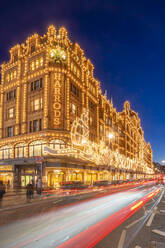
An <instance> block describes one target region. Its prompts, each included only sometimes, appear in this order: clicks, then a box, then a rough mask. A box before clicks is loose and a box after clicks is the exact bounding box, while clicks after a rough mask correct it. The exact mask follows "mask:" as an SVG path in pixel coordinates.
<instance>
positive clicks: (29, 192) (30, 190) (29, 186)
mask: <svg viewBox="0 0 165 248" xmlns="http://www.w3.org/2000/svg"><path fill="white" fill-rule="evenodd" d="M33 194H34V188H33V184H32V183H31V182H29V183H28V184H27V186H26V200H27V202H28V203H29V202H30V201H31V199H32V198H33Z"/></svg>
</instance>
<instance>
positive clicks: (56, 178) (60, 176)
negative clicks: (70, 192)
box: [47, 170, 65, 188]
mask: <svg viewBox="0 0 165 248" xmlns="http://www.w3.org/2000/svg"><path fill="white" fill-rule="evenodd" d="M63 181H65V172H63V171H60V170H54V171H49V172H48V174H47V183H48V187H51V188H59V187H60V183H61V182H63Z"/></svg>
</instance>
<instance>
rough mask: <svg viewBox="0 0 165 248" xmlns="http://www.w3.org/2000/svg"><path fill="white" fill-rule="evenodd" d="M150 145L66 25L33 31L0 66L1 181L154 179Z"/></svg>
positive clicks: (47, 184) (50, 182)
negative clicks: (109, 92) (105, 90)
mask: <svg viewBox="0 0 165 248" xmlns="http://www.w3.org/2000/svg"><path fill="white" fill-rule="evenodd" d="M152 174H153V165H152V149H151V146H150V144H149V143H146V141H145V139H144V133H143V130H142V128H141V123H140V118H139V116H138V113H136V112H135V111H133V110H132V109H131V108H130V103H129V102H128V101H126V102H125V103H124V106H123V111H122V112H117V111H116V109H115V107H114V106H113V102H112V101H109V100H108V99H107V96H106V95H105V94H103V93H102V90H101V87H100V82H99V81H98V80H97V79H96V78H94V66H93V65H92V63H91V61H90V60H89V59H87V58H86V57H85V55H84V52H83V50H82V49H81V48H80V46H79V45H78V44H77V43H72V42H71V41H70V40H69V38H68V34H67V31H66V29H65V28H63V27H62V28H60V29H59V30H56V28H55V27H54V26H49V28H48V32H47V33H46V34H45V35H43V36H39V35H38V34H34V35H32V36H31V37H28V38H27V40H26V41H25V42H24V43H22V44H18V45H16V46H14V47H12V48H11V49H10V60H9V61H8V62H5V63H3V64H2V65H1V85H0V180H3V182H4V183H7V182H8V181H10V184H11V185H12V186H13V187H16V186H22V187H25V186H26V185H27V183H28V182H29V181H30V180H33V181H34V182H36V180H37V177H38V176H42V180H43V183H44V186H45V187H51V188H56V187H59V185H60V182H62V181H71V180H78V181H83V182H84V183H87V184H92V183H93V182H94V181H96V180H111V181H112V180H127V179H135V178H148V177H151V175H152Z"/></svg>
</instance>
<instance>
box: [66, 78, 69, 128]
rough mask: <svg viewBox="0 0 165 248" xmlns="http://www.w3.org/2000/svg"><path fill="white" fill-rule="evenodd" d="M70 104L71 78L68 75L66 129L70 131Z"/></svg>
mask: <svg viewBox="0 0 165 248" xmlns="http://www.w3.org/2000/svg"><path fill="white" fill-rule="evenodd" d="M69 104H70V81H69V78H68V77H67V79H66V104H65V107H66V129H67V130H68V131H69V130H70V118H69V117H70V114H69V112H70V111H69Z"/></svg>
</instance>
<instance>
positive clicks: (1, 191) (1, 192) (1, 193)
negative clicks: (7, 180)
mask: <svg viewBox="0 0 165 248" xmlns="http://www.w3.org/2000/svg"><path fill="white" fill-rule="evenodd" d="M5 193H6V191H5V185H4V184H3V182H2V181H0V207H1V206H2V198H3V196H4V194H5Z"/></svg>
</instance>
